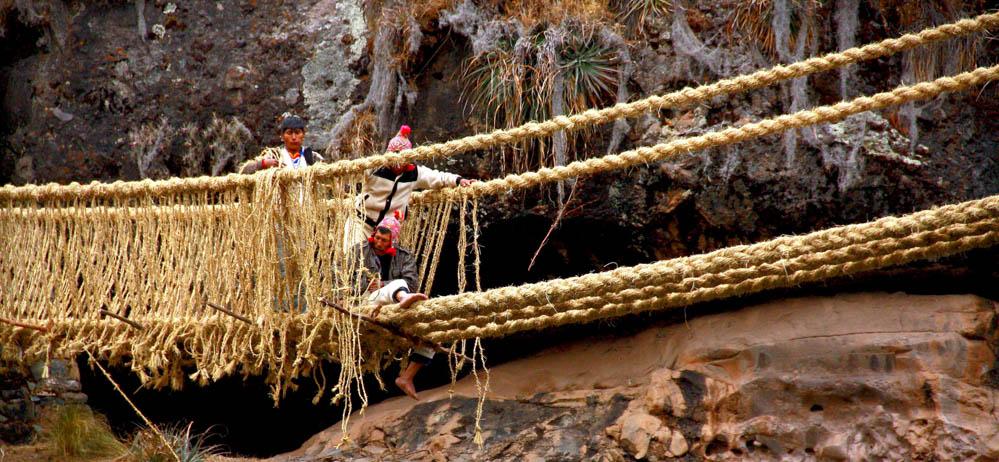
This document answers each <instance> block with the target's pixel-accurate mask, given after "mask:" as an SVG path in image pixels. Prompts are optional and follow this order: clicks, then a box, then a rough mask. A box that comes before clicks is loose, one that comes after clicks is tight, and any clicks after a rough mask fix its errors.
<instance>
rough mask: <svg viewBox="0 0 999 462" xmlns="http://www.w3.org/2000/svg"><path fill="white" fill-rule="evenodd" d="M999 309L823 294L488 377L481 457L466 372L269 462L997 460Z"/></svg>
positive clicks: (658, 329)
mask: <svg viewBox="0 0 999 462" xmlns="http://www.w3.org/2000/svg"><path fill="white" fill-rule="evenodd" d="M997 308H999V304H996V303H995V302H992V301H990V300H986V299H982V298H979V297H975V296H967V295H954V296H913V295H906V294H853V295H841V296H837V297H812V298H801V299H792V300H785V301H779V302H772V303H767V304H764V305H759V306H752V307H747V308H744V309H741V310H738V311H733V312H728V313H721V314H715V315H710V316H704V317H700V318H697V319H693V320H690V321H689V323H687V324H680V325H663V326H654V327H651V328H649V329H647V330H645V331H643V332H641V333H639V334H637V335H634V336H630V337H622V338H614V339H599V340H598V339H580V340H579V341H578V342H576V343H573V344H570V345H563V346H558V347H553V348H552V349H550V350H548V351H545V352H542V353H540V354H538V355H536V356H534V357H530V358H526V359H522V360H518V361H515V362H511V363H508V364H504V365H502V366H499V367H495V368H493V369H492V370H491V382H490V383H491V385H490V386H491V389H492V391H491V393H490V395H489V397H488V400H487V401H486V403H485V412H484V415H483V418H482V421H481V427H482V430H483V436H484V438H485V440H484V444H483V445H482V447H481V448H480V447H478V446H477V445H476V444H475V443H474V441H473V437H474V428H475V419H474V415H475V407H476V399H475V397H474V390H475V384H474V382H473V381H471V378H470V377H469V378H465V379H463V380H461V381H459V382H458V384H457V385H456V386H455V391H456V395H455V396H454V397H453V398H451V399H449V398H448V396H447V391H446V390H444V389H436V390H428V391H425V392H423V393H422V395H421V397H422V398H423V401H422V402H420V403H416V402H414V401H411V400H409V399H408V398H397V399H393V400H390V401H387V402H384V403H381V404H378V405H375V406H372V407H371V408H369V409H367V411H366V412H365V414H364V415H363V416H358V415H355V416H354V417H353V418H352V420H351V424H350V435H349V436H350V440H351V443H350V444H347V445H343V446H341V447H340V448H337V447H336V446H337V445H338V444H339V443H340V442H341V440H342V435H341V433H340V431H339V426H337V427H334V428H331V429H330V430H327V431H326V432H323V433H321V434H319V435H316V436H315V437H313V438H312V439H311V440H310V441H309V442H307V443H306V444H305V445H304V446H303V447H302V448H301V449H300V450H298V451H296V452H293V453H290V454H285V455H281V456H277V457H275V458H273V459H272V460H274V461H275V462H278V461H281V462H285V461H287V462H291V461H296V462H318V461H332V460H342V459H345V458H346V459H355V460H472V459H476V460H511V461H512V460H608V461H610V460H667V459H670V458H684V459H707V460H743V459H750V460H815V459H819V460H995V459H996V458H997V457H999V412H997V411H996V403H997V402H999V393H997V390H996V384H997V374H996V371H995V370H994V369H993V367H994V365H995V362H996V356H995V354H994V353H993V351H994V348H995V346H996V344H997V337H996V319H997V318H996V310H997ZM366 458H367V459H366Z"/></svg>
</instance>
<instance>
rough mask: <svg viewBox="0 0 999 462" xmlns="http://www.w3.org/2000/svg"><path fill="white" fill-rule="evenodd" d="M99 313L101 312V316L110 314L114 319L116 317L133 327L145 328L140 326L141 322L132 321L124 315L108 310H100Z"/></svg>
mask: <svg viewBox="0 0 999 462" xmlns="http://www.w3.org/2000/svg"><path fill="white" fill-rule="evenodd" d="M100 313H101V316H102V317H103V316H111V317H112V318H115V319H117V320H119V321H121V322H123V323H125V324H128V325H130V326H132V327H133V328H135V329H138V330H145V328H144V327H142V324H139V323H137V322H135V321H133V320H131V319H128V318H126V317H124V316H119V315H117V314H114V313H112V312H110V311H108V310H101V311H100Z"/></svg>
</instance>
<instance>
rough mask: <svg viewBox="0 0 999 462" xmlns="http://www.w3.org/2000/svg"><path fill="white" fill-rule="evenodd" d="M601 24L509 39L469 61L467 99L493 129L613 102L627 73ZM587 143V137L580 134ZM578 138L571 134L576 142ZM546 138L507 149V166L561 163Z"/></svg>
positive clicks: (539, 30)
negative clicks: (620, 82)
mask: <svg viewBox="0 0 999 462" xmlns="http://www.w3.org/2000/svg"><path fill="white" fill-rule="evenodd" d="M599 27H602V26H594V25H587V24H583V23H580V22H576V21H564V22H562V23H560V24H558V25H542V26H538V27H535V28H534V29H533V30H531V31H530V32H529V33H527V34H525V35H524V36H520V37H504V38H503V39H500V40H498V41H497V42H496V44H495V46H494V47H493V48H492V49H490V50H488V51H485V52H483V53H481V54H480V55H478V56H474V57H472V58H471V59H470V60H469V61H468V62H467V63H466V65H465V67H464V72H463V80H464V81H465V82H466V84H465V88H464V91H463V94H462V99H463V100H464V101H465V103H466V104H467V105H468V106H469V107H470V108H471V110H472V111H473V112H475V113H478V114H481V115H483V116H484V119H485V122H486V124H487V125H488V126H489V128H510V127H515V126H517V125H521V124H523V123H524V122H527V121H530V120H536V121H540V120H546V119H549V118H551V117H552V116H554V115H560V114H573V113H577V112H582V111H584V110H586V109H588V108H591V107H599V106H604V105H606V104H608V103H610V102H613V99H614V95H615V91H616V88H617V85H618V83H619V80H620V75H621V71H620V69H619V63H618V59H617V50H616V49H614V48H613V46H611V45H609V44H606V43H604V42H603V41H602V38H601V37H602V35H601V34H600V33H599ZM580 139H582V140H583V142H584V143H585V137H580ZM575 141H576V139H575V138H573V137H571V136H570V137H568V144H569V145H570V146H572V145H573V143H574V142H575ZM547 146H548V143H546V142H545V141H544V140H538V141H534V142H527V143H523V144H521V145H519V146H516V147H514V148H511V149H509V150H507V151H506V152H507V154H508V155H507V156H506V159H507V162H506V163H505V165H504V167H507V166H509V167H510V168H512V169H514V170H517V171H521V170H527V169H532V168H538V167H542V166H549V165H552V164H553V163H561V162H562V161H564V159H560V158H559V155H558V154H557V153H549V152H547V151H548V150H547V149H546V147H547Z"/></svg>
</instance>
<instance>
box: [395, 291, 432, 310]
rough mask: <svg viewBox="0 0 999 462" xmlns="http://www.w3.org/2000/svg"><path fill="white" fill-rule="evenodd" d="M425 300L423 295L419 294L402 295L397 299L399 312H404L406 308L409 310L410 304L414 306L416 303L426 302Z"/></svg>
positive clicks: (425, 297)
mask: <svg viewBox="0 0 999 462" xmlns="http://www.w3.org/2000/svg"><path fill="white" fill-rule="evenodd" d="M426 299H427V296H426V295H424V294H421V293H419V292H417V293H413V294H406V295H403V296H401V297H400V299H399V309H400V310H405V309H406V308H409V306H410V305H412V304H414V303H416V302H419V301H423V300H426Z"/></svg>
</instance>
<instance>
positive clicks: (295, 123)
mask: <svg viewBox="0 0 999 462" xmlns="http://www.w3.org/2000/svg"><path fill="white" fill-rule="evenodd" d="M289 129H301V130H305V121H304V120H302V118H301V117H298V116H288V117H285V118H284V120H282V121H281V132H282V133H283V132H284V131H285V130H289Z"/></svg>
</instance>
